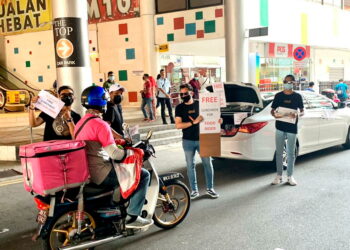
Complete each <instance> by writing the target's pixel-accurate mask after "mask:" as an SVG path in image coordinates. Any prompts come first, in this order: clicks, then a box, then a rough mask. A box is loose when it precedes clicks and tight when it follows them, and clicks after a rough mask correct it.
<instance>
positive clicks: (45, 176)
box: [19, 140, 89, 195]
mask: <svg viewBox="0 0 350 250" xmlns="http://www.w3.org/2000/svg"><path fill="white" fill-rule="evenodd" d="M19 156H20V158H21V163H22V168H23V178H24V188H25V189H26V190H27V191H28V192H34V193H36V194H40V195H48V194H54V193H56V192H58V191H61V190H64V189H68V188H74V187H78V186H80V185H82V184H83V183H85V182H88V179H89V168H88V162H87V156H86V152H85V142H84V141H78V140H57V141H45V142H38V143H33V144H29V145H24V146H21V147H20V150H19Z"/></svg>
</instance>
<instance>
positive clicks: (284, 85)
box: [283, 83, 293, 90]
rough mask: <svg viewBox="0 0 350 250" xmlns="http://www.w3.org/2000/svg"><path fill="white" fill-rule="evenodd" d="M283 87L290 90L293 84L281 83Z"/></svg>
mask: <svg viewBox="0 0 350 250" xmlns="http://www.w3.org/2000/svg"><path fill="white" fill-rule="evenodd" d="M283 88H284V89H286V90H291V89H293V84H291V83H285V84H283Z"/></svg>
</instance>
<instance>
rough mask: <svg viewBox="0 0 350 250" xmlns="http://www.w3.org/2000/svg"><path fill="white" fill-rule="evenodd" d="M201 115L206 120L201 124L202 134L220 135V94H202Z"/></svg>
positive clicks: (200, 96) (200, 99)
mask: <svg viewBox="0 0 350 250" xmlns="http://www.w3.org/2000/svg"><path fill="white" fill-rule="evenodd" d="M199 101H200V103H199V113H200V115H202V116H203V118H204V120H203V122H201V123H200V126H199V128H200V133H201V134H216V133H220V124H219V120H220V94H219V93H200V94H199Z"/></svg>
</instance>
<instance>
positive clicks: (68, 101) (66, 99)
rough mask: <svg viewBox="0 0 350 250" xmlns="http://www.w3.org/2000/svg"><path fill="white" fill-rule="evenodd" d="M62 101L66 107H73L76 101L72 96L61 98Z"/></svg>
mask: <svg viewBox="0 0 350 250" xmlns="http://www.w3.org/2000/svg"><path fill="white" fill-rule="evenodd" d="M61 101H62V102H64V106H71V105H72V103H73V101H74V100H73V97H71V96H64V97H62V98H61Z"/></svg>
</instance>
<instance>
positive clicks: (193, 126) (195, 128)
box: [175, 84, 219, 199]
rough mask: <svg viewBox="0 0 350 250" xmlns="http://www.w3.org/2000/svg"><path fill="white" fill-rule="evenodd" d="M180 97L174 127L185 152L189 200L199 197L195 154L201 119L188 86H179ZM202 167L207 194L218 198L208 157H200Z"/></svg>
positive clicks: (191, 89)
mask: <svg viewBox="0 0 350 250" xmlns="http://www.w3.org/2000/svg"><path fill="white" fill-rule="evenodd" d="M180 96H181V99H182V101H183V103H181V104H179V105H178V106H177V107H176V109H175V126H176V128H177V129H182V134H183V136H182V146H183V149H184V152H185V157H186V163H187V174H188V178H189V182H190V185H191V189H192V192H191V199H195V198H197V197H198V196H199V192H198V186H197V177H196V164H195V154H196V151H197V152H198V153H199V123H200V122H202V121H203V117H202V116H201V115H199V102H198V101H194V100H193V88H192V86H191V85H189V84H183V85H181V86H180ZM201 159H202V164H203V167H204V174H205V179H206V184H207V194H208V195H210V196H211V197H212V198H218V197H219V195H218V194H217V193H216V192H215V190H214V169H213V164H212V160H211V158H210V157H201Z"/></svg>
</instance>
